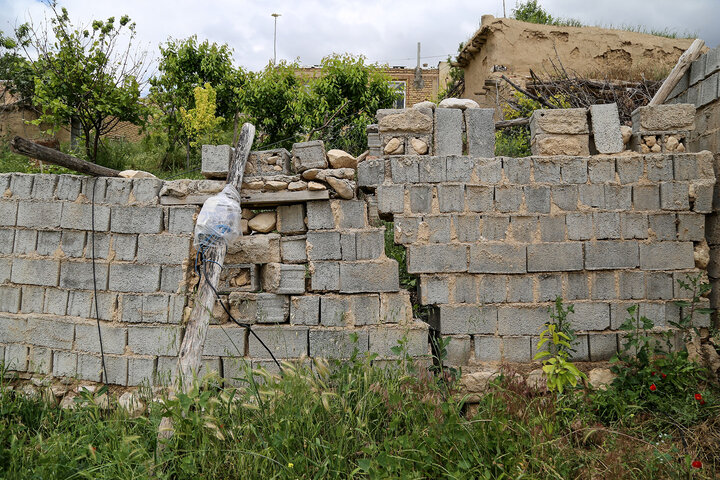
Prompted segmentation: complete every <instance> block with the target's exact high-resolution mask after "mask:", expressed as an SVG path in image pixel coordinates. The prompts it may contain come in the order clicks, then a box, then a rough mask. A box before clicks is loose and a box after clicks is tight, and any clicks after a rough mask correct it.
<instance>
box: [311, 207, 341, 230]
mask: <svg viewBox="0 0 720 480" xmlns="http://www.w3.org/2000/svg"><path fill="white" fill-rule="evenodd" d="M307 219H308V224H307V226H308V228H309V229H310V230H321V229H329V228H335V220H334V219H333V212H332V209H331V208H330V202H328V201H313V202H307Z"/></svg>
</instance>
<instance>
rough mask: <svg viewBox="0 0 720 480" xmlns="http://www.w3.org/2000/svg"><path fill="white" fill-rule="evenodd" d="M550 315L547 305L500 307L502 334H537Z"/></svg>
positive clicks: (499, 317) (500, 330) (499, 321)
mask: <svg viewBox="0 0 720 480" xmlns="http://www.w3.org/2000/svg"><path fill="white" fill-rule="evenodd" d="M549 320H550V317H549V314H548V312H547V307H539V306H522V307H505V306H503V307H500V308H498V333H499V334H500V335H537V334H538V333H540V331H541V330H542V329H543V327H544V325H545V322H547V321H549Z"/></svg>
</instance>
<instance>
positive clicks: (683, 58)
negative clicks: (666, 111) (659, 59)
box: [648, 38, 705, 105]
mask: <svg viewBox="0 0 720 480" xmlns="http://www.w3.org/2000/svg"><path fill="white" fill-rule="evenodd" d="M704 46H705V42H704V41H702V40H700V39H699V38H696V39H695V41H694V42H693V43H692V44H691V45H690V47H689V48H688V49H687V50H685V53H683V54H682V55H680V58H678V61H677V64H676V65H675V66H674V67H673V69H672V70H670V74H669V75H668V76H667V78H666V79H665V81H664V82H663V84H662V85H660V89H658V91H657V92H655V96H654V97H653V98H652V100H650V103H648V105H662V104H663V103H665V100H667V98H668V96H670V93H672V91H673V88H675V85H677V84H678V82H679V81H680V79H681V78H682V77H683V75H685V72H687V69H688V68H690V65H691V64H692V62H694V61H695V60H697V58H698V57H699V56H700V54H701V53H702V48H703V47H704Z"/></svg>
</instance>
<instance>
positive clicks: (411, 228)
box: [393, 216, 421, 245]
mask: <svg viewBox="0 0 720 480" xmlns="http://www.w3.org/2000/svg"><path fill="white" fill-rule="evenodd" d="M420 220H421V218H419V217H401V216H395V223H394V225H393V230H394V231H393V236H394V241H395V243H397V244H400V245H407V244H410V243H415V242H416V241H417V239H418V230H419V228H420Z"/></svg>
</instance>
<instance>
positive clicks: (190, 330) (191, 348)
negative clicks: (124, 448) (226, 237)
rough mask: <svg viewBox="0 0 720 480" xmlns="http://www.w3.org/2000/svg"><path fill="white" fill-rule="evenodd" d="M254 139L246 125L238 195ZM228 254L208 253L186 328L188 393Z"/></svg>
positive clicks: (168, 428) (183, 348) (182, 374)
mask: <svg viewBox="0 0 720 480" xmlns="http://www.w3.org/2000/svg"><path fill="white" fill-rule="evenodd" d="M254 137H255V127H254V126H253V125H252V124H250V123H245V124H243V126H242V130H241V132H240V138H238V142H237V144H236V145H235V155H234V156H233V158H232V160H231V161H230V168H229V170H228V176H227V183H228V184H230V185H233V186H234V187H235V188H236V189H237V190H238V192H239V191H240V186H241V184H242V179H243V173H244V171H245V164H246V163H247V159H248V156H249V155H250V149H251V148H252V144H253V138H254ZM226 252H227V246H226V245H225V243H224V242H220V243H216V244H214V245H211V246H209V247H208V248H207V249H206V250H205V264H204V265H203V267H202V268H203V271H202V282H201V284H200V286H199V287H198V292H197V296H196V297H195V304H194V305H193V309H192V312H191V313H190V319H189V320H188V323H187V326H186V327H185V335H184V336H183V341H182V344H181V345H180V353H179V356H178V371H177V379H176V385H177V386H178V388H179V389H180V390H181V391H183V392H185V393H187V392H188V391H189V390H190V388H191V387H192V382H193V375H194V374H196V373H197V371H198V369H199V367H200V360H201V356H202V351H203V346H204V345H205V337H206V336H207V329H208V325H209V324H210V315H211V313H212V311H213V307H214V306H215V300H216V298H217V297H216V296H215V288H217V284H218V280H219V279H220V272H221V270H222V265H223V262H225V253H226ZM243 353H244V352H243ZM172 434H173V425H172V420H171V419H170V418H168V417H163V419H162V420H161V421H160V426H159V431H158V439H159V440H161V439H167V438H170V437H171V436H172ZM158 447H159V448H162V447H161V446H160V443H158Z"/></svg>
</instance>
